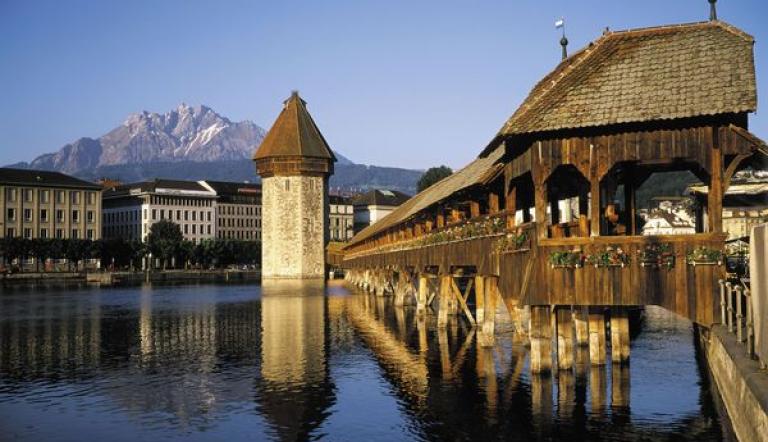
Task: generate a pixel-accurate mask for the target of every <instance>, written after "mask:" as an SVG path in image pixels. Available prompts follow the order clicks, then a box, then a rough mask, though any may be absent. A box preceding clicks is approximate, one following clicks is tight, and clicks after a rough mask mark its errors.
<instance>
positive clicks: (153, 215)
mask: <svg viewBox="0 0 768 442" xmlns="http://www.w3.org/2000/svg"><path fill="white" fill-rule="evenodd" d="M156 219H157V209H152V221H154V220H156Z"/></svg>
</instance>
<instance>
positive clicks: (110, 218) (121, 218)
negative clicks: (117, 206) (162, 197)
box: [104, 210, 139, 224]
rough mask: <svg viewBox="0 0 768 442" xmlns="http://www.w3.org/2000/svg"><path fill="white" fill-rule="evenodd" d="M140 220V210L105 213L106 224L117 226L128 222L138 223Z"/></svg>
mask: <svg viewBox="0 0 768 442" xmlns="http://www.w3.org/2000/svg"><path fill="white" fill-rule="evenodd" d="M138 220H139V211H138V210H129V211H122V212H105V213H104V224H117V223H126V222H136V221H138Z"/></svg>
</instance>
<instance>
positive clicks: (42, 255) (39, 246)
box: [30, 238, 51, 272]
mask: <svg viewBox="0 0 768 442" xmlns="http://www.w3.org/2000/svg"><path fill="white" fill-rule="evenodd" d="M30 250H31V252H32V256H34V258H35V271H37V272H39V271H40V262H41V261H45V260H46V259H47V258H50V257H51V240H49V239H47V238H35V239H33V240H31V243H30Z"/></svg>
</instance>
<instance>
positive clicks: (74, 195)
mask: <svg viewBox="0 0 768 442" xmlns="http://www.w3.org/2000/svg"><path fill="white" fill-rule="evenodd" d="M69 197H70V201H71V202H72V204H80V192H77V191H72V192H70V194H69Z"/></svg>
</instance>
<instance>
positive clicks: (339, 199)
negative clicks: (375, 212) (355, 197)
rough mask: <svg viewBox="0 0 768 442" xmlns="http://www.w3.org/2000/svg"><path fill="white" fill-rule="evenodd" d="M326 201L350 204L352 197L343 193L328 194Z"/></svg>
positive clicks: (344, 204)
mask: <svg viewBox="0 0 768 442" xmlns="http://www.w3.org/2000/svg"><path fill="white" fill-rule="evenodd" d="M328 201H329V202H330V204H337V205H343V206H349V205H352V198H350V197H348V196H344V195H328Z"/></svg>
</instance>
